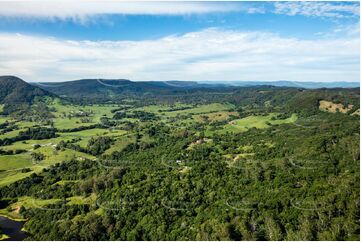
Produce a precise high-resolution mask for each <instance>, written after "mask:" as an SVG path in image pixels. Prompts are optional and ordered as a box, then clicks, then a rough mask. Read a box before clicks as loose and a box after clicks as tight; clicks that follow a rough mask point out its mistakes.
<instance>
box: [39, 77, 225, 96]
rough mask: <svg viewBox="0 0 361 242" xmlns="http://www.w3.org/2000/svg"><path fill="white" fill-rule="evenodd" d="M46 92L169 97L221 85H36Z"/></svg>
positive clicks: (94, 82) (123, 81)
mask: <svg viewBox="0 0 361 242" xmlns="http://www.w3.org/2000/svg"><path fill="white" fill-rule="evenodd" d="M34 85H37V86H39V87H41V88H44V89H45V90H48V91H50V92H53V93H55V94H57V95H62V96H67V97H90V96H113V95H122V96H124V95H132V94H133V95H168V94H172V93H175V92H177V91H186V90H190V89H195V88H205V87H213V88H214V87H218V86H219V85H214V86H213V85H208V84H197V83H196V82H179V81H168V82H158V81H151V82H133V81H130V80H126V79H82V80H76V81H67V82H57V83H34Z"/></svg>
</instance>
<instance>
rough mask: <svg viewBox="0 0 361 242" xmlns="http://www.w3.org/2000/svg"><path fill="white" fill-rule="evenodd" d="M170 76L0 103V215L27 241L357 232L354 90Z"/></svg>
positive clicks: (307, 236) (345, 235) (321, 236)
mask: <svg viewBox="0 0 361 242" xmlns="http://www.w3.org/2000/svg"><path fill="white" fill-rule="evenodd" d="M84 82H85V81H84ZM119 82H122V83H125V84H127V83H128V84H129V82H128V81H124V80H122V81H119ZM97 83H98V82H97ZM88 84H89V85H90V86H92V85H97V84H96V83H94V82H90V83H88ZM103 84H104V83H103ZM107 84H109V85H110V83H107ZM111 84H114V83H111ZM172 84H177V87H172V88H170V89H169V88H167V87H165V86H162V85H161V84H159V83H158V84H157V83H153V84H147V85H150V86H152V88H150V89H143V88H145V87H139V90H138V89H136V88H135V89H134V88H133V87H132V88H130V89H127V88H125V87H122V88H123V90H122V91H121V92H119V93H118V92H115V93H114V92H113V93H108V94H107V95H104V93H103V94H102V95H100V94H99V92H102V91H101V90H98V91H95V92H94V93H93V94H94V95H98V94H99V96H98V98H97V99H96V102H98V103H96V104H95V103H94V100H90V99H88V98H87V97H85V98H81V97H79V98H73V97H72V98H71V97H70V96H71V94H72V93H71V88H69V93H67V94H66V95H67V97H66V98H65V97H64V98H62V99H59V98H57V97H55V96H48V97H47V98H44V97H43V96H42V97H41V98H40V100H37V101H36V104H37V106H41V105H44V106H45V107H46V108H44V109H42V110H46V112H47V114H48V116H47V117H48V118H46V120H43V122H42V123H40V124H38V123H35V122H33V121H28V120H27V119H25V117H24V116H21V115H19V114H18V115H17V116H13V115H11V114H10V115H8V114H3V115H2V116H1V117H0V118H1V119H0V120H1V123H0V125H1V126H0V130H1V131H3V133H2V135H1V136H0V142H2V143H0V144H2V147H1V149H0V150H1V152H0V170H1V171H0V178H1V181H0V198H1V200H0V214H4V215H7V216H11V217H15V218H24V219H26V222H25V229H26V231H27V232H28V233H29V237H28V239H31V240H358V239H359V229H360V227H359V212H360V210H359V208H360V207H359V206H360V205H359V199H360V193H359V186H360V184H359V179H360V176H359V162H360V154H359V147H360V144H359V132H360V121H359V115H357V114H356V113H357V112H356V110H358V109H359V90H358V89H317V90H305V89H296V88H286V87H282V88H281V87H271V86H258V87H244V88H236V87H232V88H230V87H212V88H210V87H197V88H194V84H189V86H187V85H184V84H183V85H182V86H181V87H179V83H177V82H174V83H172ZM69 85H70V86H71V84H69ZM137 85H140V84H137ZM157 85H158V86H159V87H160V88H159V89H156V88H155V87H154V86H157ZM99 88H104V90H110V89H109V88H114V86H113V87H109V86H107V85H103V86H102V87H99ZM116 88H120V87H116ZM155 90H160V91H159V92H158V91H155ZM157 92H158V93H157ZM97 93H98V94H97ZM57 94H58V95H59V96H62V95H63V94H62V93H57ZM93 94H92V93H90V94H89V95H90V96H92V95H93ZM72 95H73V94H72ZM74 96H75V95H74ZM84 96H86V95H85V94H84ZM100 100H106V103H103V102H100ZM322 100H326V101H328V102H332V103H337V104H343V105H344V106H345V107H350V109H349V110H348V111H347V112H346V113H341V112H327V111H321V110H320V107H319V105H320V101H322ZM349 105H351V106H349ZM30 106H31V108H29V110H33V108H36V107H37V106H34V103H31V104H30ZM17 113H19V112H17ZM34 131H37V132H34ZM9 140H10V142H9ZM5 141H6V143H5ZM24 150H25V151H26V152H24Z"/></svg>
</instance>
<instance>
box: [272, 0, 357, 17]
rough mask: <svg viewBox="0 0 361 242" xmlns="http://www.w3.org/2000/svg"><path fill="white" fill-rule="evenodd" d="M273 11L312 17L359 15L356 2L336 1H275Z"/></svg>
mask: <svg viewBox="0 0 361 242" xmlns="http://www.w3.org/2000/svg"><path fill="white" fill-rule="evenodd" d="M274 8H275V9H274V12H275V13H277V14H286V15H289V16H294V15H304V16H312V17H331V18H345V17H352V16H359V15H360V6H359V4H358V3H356V2H355V3H338V2H314V1H307V2H306V1H298V2H293V1H292V2H275V3H274Z"/></svg>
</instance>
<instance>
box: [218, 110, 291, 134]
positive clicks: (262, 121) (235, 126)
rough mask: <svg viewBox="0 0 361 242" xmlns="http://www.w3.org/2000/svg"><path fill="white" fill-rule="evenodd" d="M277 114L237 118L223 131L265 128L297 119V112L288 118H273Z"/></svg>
mask: <svg viewBox="0 0 361 242" xmlns="http://www.w3.org/2000/svg"><path fill="white" fill-rule="evenodd" d="M276 116H277V114H274V113H272V114H269V115H267V116H249V117H246V118H242V119H236V120H233V121H231V122H229V123H228V124H227V125H225V126H224V129H223V130H222V131H224V132H227V131H228V132H244V131H247V130H248V129H250V128H257V129H265V128H268V127H269V126H271V125H275V124H287V123H293V122H295V121H296V120H297V115H296V114H292V115H291V117H289V118H287V119H275V120H273V119H272V118H273V117H276Z"/></svg>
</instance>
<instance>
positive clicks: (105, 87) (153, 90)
mask: <svg viewBox="0 0 361 242" xmlns="http://www.w3.org/2000/svg"><path fill="white" fill-rule="evenodd" d="M359 84H360V83H357V82H292V81H273V82H266V81H234V82H227V81H225V82H220V81H219V82H214V81H212V82H211V81H199V82H195V81H176V80H171V81H136V82H134V81H130V80H126V79H82V80H76V81H66V82H39V83H27V82H25V81H23V80H21V79H20V78H18V77H15V76H0V103H18V102H26V103H29V102H32V101H33V99H34V98H35V97H36V96H54V94H55V95H58V96H60V97H71V98H113V97H121V96H127V95H133V96H134V95H136V96H147V95H151V96H152V95H153V96H155V95H172V94H186V93H192V92H197V91H202V92H203V91H206V92H207V91H209V92H216V91H220V90H222V91H226V90H229V91H230V90H233V89H237V88H239V87H252V86H275V87H291V88H307V89H316V88H340V87H341V88H355V87H356V88H357V87H359V86H360V85H359Z"/></svg>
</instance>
